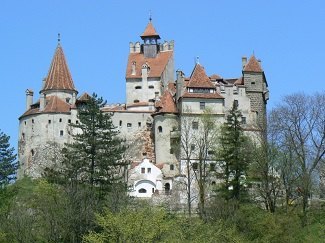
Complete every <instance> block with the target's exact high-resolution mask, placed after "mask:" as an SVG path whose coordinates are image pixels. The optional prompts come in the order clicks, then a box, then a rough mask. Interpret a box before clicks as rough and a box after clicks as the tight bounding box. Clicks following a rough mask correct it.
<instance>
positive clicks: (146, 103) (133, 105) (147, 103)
mask: <svg viewBox="0 0 325 243" xmlns="http://www.w3.org/2000/svg"><path fill="white" fill-rule="evenodd" d="M148 105H149V102H138V103H133V104H130V105H128V106H127V107H137V106H148Z"/></svg>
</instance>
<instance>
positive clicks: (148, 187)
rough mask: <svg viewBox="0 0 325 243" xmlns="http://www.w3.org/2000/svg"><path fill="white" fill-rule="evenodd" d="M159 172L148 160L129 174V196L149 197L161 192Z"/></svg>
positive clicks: (160, 174) (160, 175)
mask: <svg viewBox="0 0 325 243" xmlns="http://www.w3.org/2000/svg"><path fill="white" fill-rule="evenodd" d="M162 177H163V175H162V173H161V170H160V169H159V168H158V167H156V166H155V165H154V164H153V163H150V161H149V160H148V159H144V160H143V162H141V163H140V164H139V165H137V166H136V167H134V168H133V169H131V170H130V172H129V182H130V184H131V185H132V189H131V192H130V196H134V197H151V196H152V194H154V193H155V192H156V190H158V191H162V190H163V184H162Z"/></svg>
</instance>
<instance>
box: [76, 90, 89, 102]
mask: <svg viewBox="0 0 325 243" xmlns="http://www.w3.org/2000/svg"><path fill="white" fill-rule="evenodd" d="M90 98H91V96H90V95H89V94H88V93H86V92H85V93H83V94H82V95H81V96H80V97H79V98H78V101H87V100H89V99H90Z"/></svg>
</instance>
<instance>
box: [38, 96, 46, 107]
mask: <svg viewBox="0 0 325 243" xmlns="http://www.w3.org/2000/svg"><path fill="white" fill-rule="evenodd" d="M44 108H45V94H44V93H41V96H40V99H39V110H40V111H42V110H44Z"/></svg>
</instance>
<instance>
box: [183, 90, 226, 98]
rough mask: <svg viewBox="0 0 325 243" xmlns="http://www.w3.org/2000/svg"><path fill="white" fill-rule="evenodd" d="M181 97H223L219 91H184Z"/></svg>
mask: <svg viewBox="0 0 325 243" xmlns="http://www.w3.org/2000/svg"><path fill="white" fill-rule="evenodd" d="M182 97H183V98H200V99H224V97H222V96H221V95H220V94H219V93H217V92H216V93H189V92H187V91H185V93H184V94H183V96H182Z"/></svg>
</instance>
